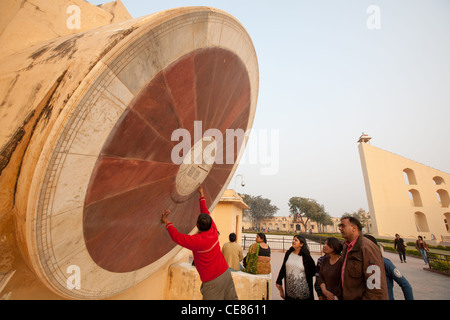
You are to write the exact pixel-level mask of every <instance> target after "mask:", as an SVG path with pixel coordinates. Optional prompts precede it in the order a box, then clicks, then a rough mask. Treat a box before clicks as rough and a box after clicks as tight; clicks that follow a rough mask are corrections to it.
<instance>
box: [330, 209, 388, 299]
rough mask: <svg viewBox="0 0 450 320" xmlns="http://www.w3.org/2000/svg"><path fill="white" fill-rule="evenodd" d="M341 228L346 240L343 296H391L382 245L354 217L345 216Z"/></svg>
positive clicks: (376, 297) (383, 297) (361, 297)
mask: <svg viewBox="0 0 450 320" xmlns="http://www.w3.org/2000/svg"><path fill="white" fill-rule="evenodd" d="M339 231H340V232H341V234H342V237H343V238H344V239H345V240H346V241H345V246H344V250H343V251H342V255H343V257H344V264H343V266H342V274H341V281H342V296H343V299H344V300H358V299H364V300H388V299H389V296H388V290H387V282H386V273H385V271H384V262H383V256H382V255H381V251H380V249H378V247H377V246H376V245H375V244H374V243H373V242H372V241H370V240H369V239H367V238H365V237H363V236H362V233H361V231H362V226H361V223H360V222H359V220H358V219H356V218H354V217H343V218H341V223H340V224H339Z"/></svg>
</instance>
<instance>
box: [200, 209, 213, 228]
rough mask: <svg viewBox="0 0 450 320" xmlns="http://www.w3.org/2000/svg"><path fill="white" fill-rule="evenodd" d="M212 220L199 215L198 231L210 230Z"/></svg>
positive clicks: (204, 214)
mask: <svg viewBox="0 0 450 320" xmlns="http://www.w3.org/2000/svg"><path fill="white" fill-rule="evenodd" d="M211 225H212V219H211V216H210V215H209V214H206V213H200V215H199V216H198V219H197V228H198V230H200V231H208V230H209V229H210V228H211Z"/></svg>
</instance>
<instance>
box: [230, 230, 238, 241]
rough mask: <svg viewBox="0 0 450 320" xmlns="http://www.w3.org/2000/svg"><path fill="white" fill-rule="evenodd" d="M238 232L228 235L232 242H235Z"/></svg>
mask: <svg viewBox="0 0 450 320" xmlns="http://www.w3.org/2000/svg"><path fill="white" fill-rule="evenodd" d="M236 238H237V236H236V233H234V232H232V233H230V235H229V236H228V239H230V242H235V241H236Z"/></svg>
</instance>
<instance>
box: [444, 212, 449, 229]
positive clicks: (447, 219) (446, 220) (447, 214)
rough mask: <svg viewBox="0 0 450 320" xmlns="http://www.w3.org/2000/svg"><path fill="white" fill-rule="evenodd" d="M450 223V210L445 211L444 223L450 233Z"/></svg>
mask: <svg viewBox="0 0 450 320" xmlns="http://www.w3.org/2000/svg"><path fill="white" fill-rule="evenodd" d="M449 223H450V212H446V213H444V224H445V229H446V230H447V232H448V233H450V228H449Z"/></svg>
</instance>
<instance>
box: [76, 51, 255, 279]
mask: <svg viewBox="0 0 450 320" xmlns="http://www.w3.org/2000/svg"><path fill="white" fill-rule="evenodd" d="M249 110H250V82H249V77H248V74H247V70H246V68H245V66H244V64H243V63H242V61H241V60H240V58H239V57H237V56H236V55H235V54H234V53H232V52H231V51H228V50H225V49H221V48H218V47H214V48H205V49H199V50H196V51H193V52H191V53H189V54H187V55H185V56H183V57H181V58H180V59H178V60H177V61H175V62H173V63H172V64H171V65H169V66H168V67H166V68H165V69H164V70H162V71H160V72H159V73H158V74H157V75H156V76H155V77H153V79H152V80H151V81H150V82H149V83H148V84H147V85H146V86H145V87H144V88H143V89H142V90H141V91H140V92H139V94H138V96H136V98H135V99H134V100H133V101H132V103H131V104H130V105H129V106H128V108H127V110H126V111H125V112H124V113H123V116H122V117H121V119H120V120H119V121H118V122H117V124H116V126H115V127H114V129H113V130H112V132H111V134H110V136H109V138H108V139H107V141H106V143H105V145H104V146H103V148H102V152H101V154H100V156H99V158H98V160H97V163H96V165H95V168H94V171H93V174H92V177H91V181H90V183H89V187H88V190H87V195H86V199H85V204H84V213H83V232H84V240H85V243H86V247H87V249H88V251H89V254H90V255H91V257H92V259H93V260H94V261H95V262H96V263H97V264H98V265H99V266H100V267H102V268H103V269H106V270H108V271H111V272H130V271H135V270H137V269H140V268H143V267H145V266H147V265H149V264H151V263H153V262H155V261H157V260H158V259H159V258H161V257H162V256H164V255H165V254H166V253H168V252H169V251H170V250H171V249H173V248H174V247H175V243H174V242H173V241H172V240H171V239H170V237H169V235H168V233H167V231H166V229H165V225H163V224H162V223H161V221H160V218H161V214H162V213H163V212H164V210H165V209H170V210H171V214H170V215H169V218H170V220H171V221H172V222H173V223H174V225H175V227H176V228H177V229H178V230H179V231H180V232H181V233H189V232H190V231H191V230H192V229H193V228H194V227H195V224H196V220H197V216H198V214H199V213H200V207H199V202H198V196H197V195H198V194H197V193H196V192H193V193H192V194H190V195H188V196H186V195H179V194H178V193H177V186H176V177H177V174H178V172H179V169H180V165H179V164H175V163H174V162H173V161H172V157H171V153H172V149H173V148H174V147H175V146H176V145H177V144H179V143H180V141H171V137H172V133H173V132H174V130H176V129H180V128H184V129H186V130H188V131H189V133H190V137H191V141H190V143H191V146H193V145H194V142H196V141H194V121H201V127H202V132H201V133H200V135H203V133H204V132H205V131H206V130H208V129H218V130H219V131H220V132H221V133H222V135H223V146H221V147H220V148H218V149H217V158H216V159H218V158H219V159H220V158H222V157H223V158H222V159H223V163H224V164H219V161H216V162H215V163H214V164H213V166H212V168H211V169H210V171H209V173H208V175H207V177H206V179H205V180H204V181H203V183H202V186H203V189H204V191H205V196H206V200H207V204H208V206H209V205H211V204H212V202H213V201H214V200H215V199H216V198H217V197H218V196H219V193H220V191H221V190H222V188H223V186H224V184H225V183H226V180H227V178H228V177H229V176H230V174H231V171H232V169H233V166H234V162H233V163H230V164H226V163H227V162H226V156H228V157H229V156H230V155H229V154H227V155H225V152H226V151H225V150H227V148H226V144H227V143H228V144H231V143H234V145H235V147H234V148H233V149H234V150H233V155H232V158H233V159H234V160H236V156H237V143H236V141H234V139H233V141H228V140H230V139H225V137H226V134H225V131H226V129H234V130H237V129H242V130H243V131H245V130H246V129H247V126H248V121H249ZM222 147H223V148H222ZM222 150H223V152H222ZM228 150H229V149H228ZM227 152H228V151H227Z"/></svg>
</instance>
